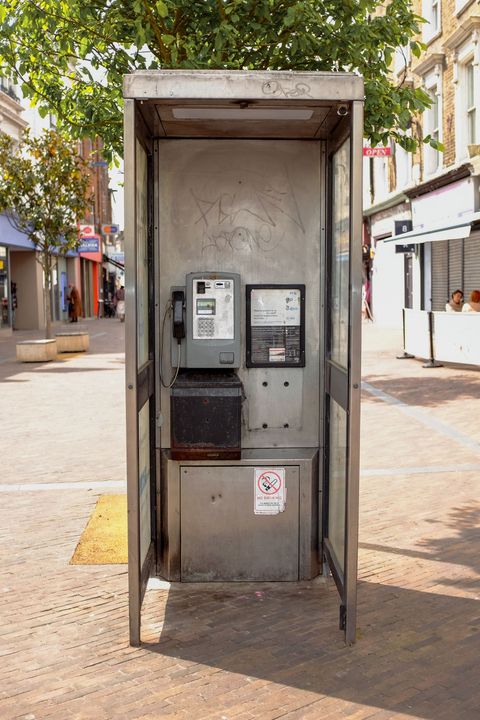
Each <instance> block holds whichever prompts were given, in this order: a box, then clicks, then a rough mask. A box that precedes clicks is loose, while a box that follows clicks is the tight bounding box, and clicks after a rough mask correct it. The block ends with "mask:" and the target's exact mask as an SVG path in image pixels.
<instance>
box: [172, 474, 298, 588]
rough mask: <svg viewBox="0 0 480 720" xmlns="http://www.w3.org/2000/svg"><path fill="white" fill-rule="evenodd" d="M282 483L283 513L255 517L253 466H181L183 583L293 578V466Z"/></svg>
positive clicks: (295, 512)
mask: <svg viewBox="0 0 480 720" xmlns="http://www.w3.org/2000/svg"><path fill="white" fill-rule="evenodd" d="M285 487H286V492H287V497H286V504H285V510H284V512H281V513H278V514H277V515H255V514H254V497H255V492H254V490H255V488H254V469H253V468H251V467H238V466H237V467H235V466H233V467H228V468H227V467H206V466H204V467H182V468H181V471H180V502H181V508H182V512H181V519H180V538H181V571H180V572H181V579H182V581H184V582H209V581H212V580H218V581H220V580H225V581H229V580H265V581H268V580H271V581H274V580H298V522H299V518H298V505H299V469H298V467H287V468H285Z"/></svg>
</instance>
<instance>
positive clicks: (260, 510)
mask: <svg viewBox="0 0 480 720" xmlns="http://www.w3.org/2000/svg"><path fill="white" fill-rule="evenodd" d="M254 479H255V504H254V508H253V511H254V513H255V515H277V514H278V513H281V512H283V511H284V510H285V503H286V498H287V490H286V487H285V468H280V467H273V468H265V467H260V468H255V470H254Z"/></svg>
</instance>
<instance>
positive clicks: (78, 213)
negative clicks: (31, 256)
mask: <svg viewBox="0 0 480 720" xmlns="http://www.w3.org/2000/svg"><path fill="white" fill-rule="evenodd" d="M86 167H87V165H86V162H85V161H84V160H82V159H81V158H80V157H78V155H77V152H76V144H73V143H72V142H71V141H70V142H69V141H68V140H67V139H66V138H65V137H64V136H62V135H60V134H59V133H57V132H55V131H53V130H47V131H44V133H43V134H42V135H41V136H40V137H38V138H34V137H31V135H30V134H29V132H28V131H25V133H24V134H23V136H22V138H21V140H20V142H19V143H17V142H16V141H15V140H14V139H13V138H11V137H10V136H8V135H5V134H0V213H5V215H6V216H7V218H8V220H9V221H10V223H11V224H12V225H13V226H14V227H15V228H16V229H17V230H19V231H20V232H23V233H25V234H26V235H27V236H28V237H29V238H30V240H31V241H32V243H33V244H34V246H35V249H36V251H37V254H36V258H37V260H38V262H39V263H40V265H41V267H42V269H43V272H44V288H43V299H44V311H45V318H46V337H47V338H50V337H52V326H51V310H50V295H51V288H52V268H53V267H54V265H55V263H56V257H57V255H62V254H63V255H65V254H66V253H67V252H68V251H69V250H74V249H76V248H77V247H78V242H79V240H78V227H77V222H78V219H79V218H81V217H82V216H83V215H84V214H85V210H86V208H87V206H88V204H89V202H90V201H91V198H90V197H88V186H89V181H90V179H89V176H88V173H87V170H86Z"/></svg>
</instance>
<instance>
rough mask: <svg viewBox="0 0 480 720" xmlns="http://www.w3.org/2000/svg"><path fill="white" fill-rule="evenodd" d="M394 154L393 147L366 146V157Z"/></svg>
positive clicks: (364, 151) (364, 153)
mask: <svg viewBox="0 0 480 720" xmlns="http://www.w3.org/2000/svg"><path fill="white" fill-rule="evenodd" d="M391 154H392V148H391V147H373V148H372V147H364V148H363V156H364V157H390V155H391Z"/></svg>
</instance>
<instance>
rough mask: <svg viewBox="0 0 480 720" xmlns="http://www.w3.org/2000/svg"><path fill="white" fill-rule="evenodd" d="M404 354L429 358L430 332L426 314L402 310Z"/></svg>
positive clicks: (421, 311) (423, 311) (420, 311)
mask: <svg viewBox="0 0 480 720" xmlns="http://www.w3.org/2000/svg"><path fill="white" fill-rule="evenodd" d="M403 312H404V323H405V327H404V333H405V335H404V343H405V347H404V350H405V352H407V353H409V354H411V355H415V356H416V357H420V358H429V357H430V332H429V325H428V322H429V321H428V312H426V311H425V310H410V308H405V309H404V311H403Z"/></svg>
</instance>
